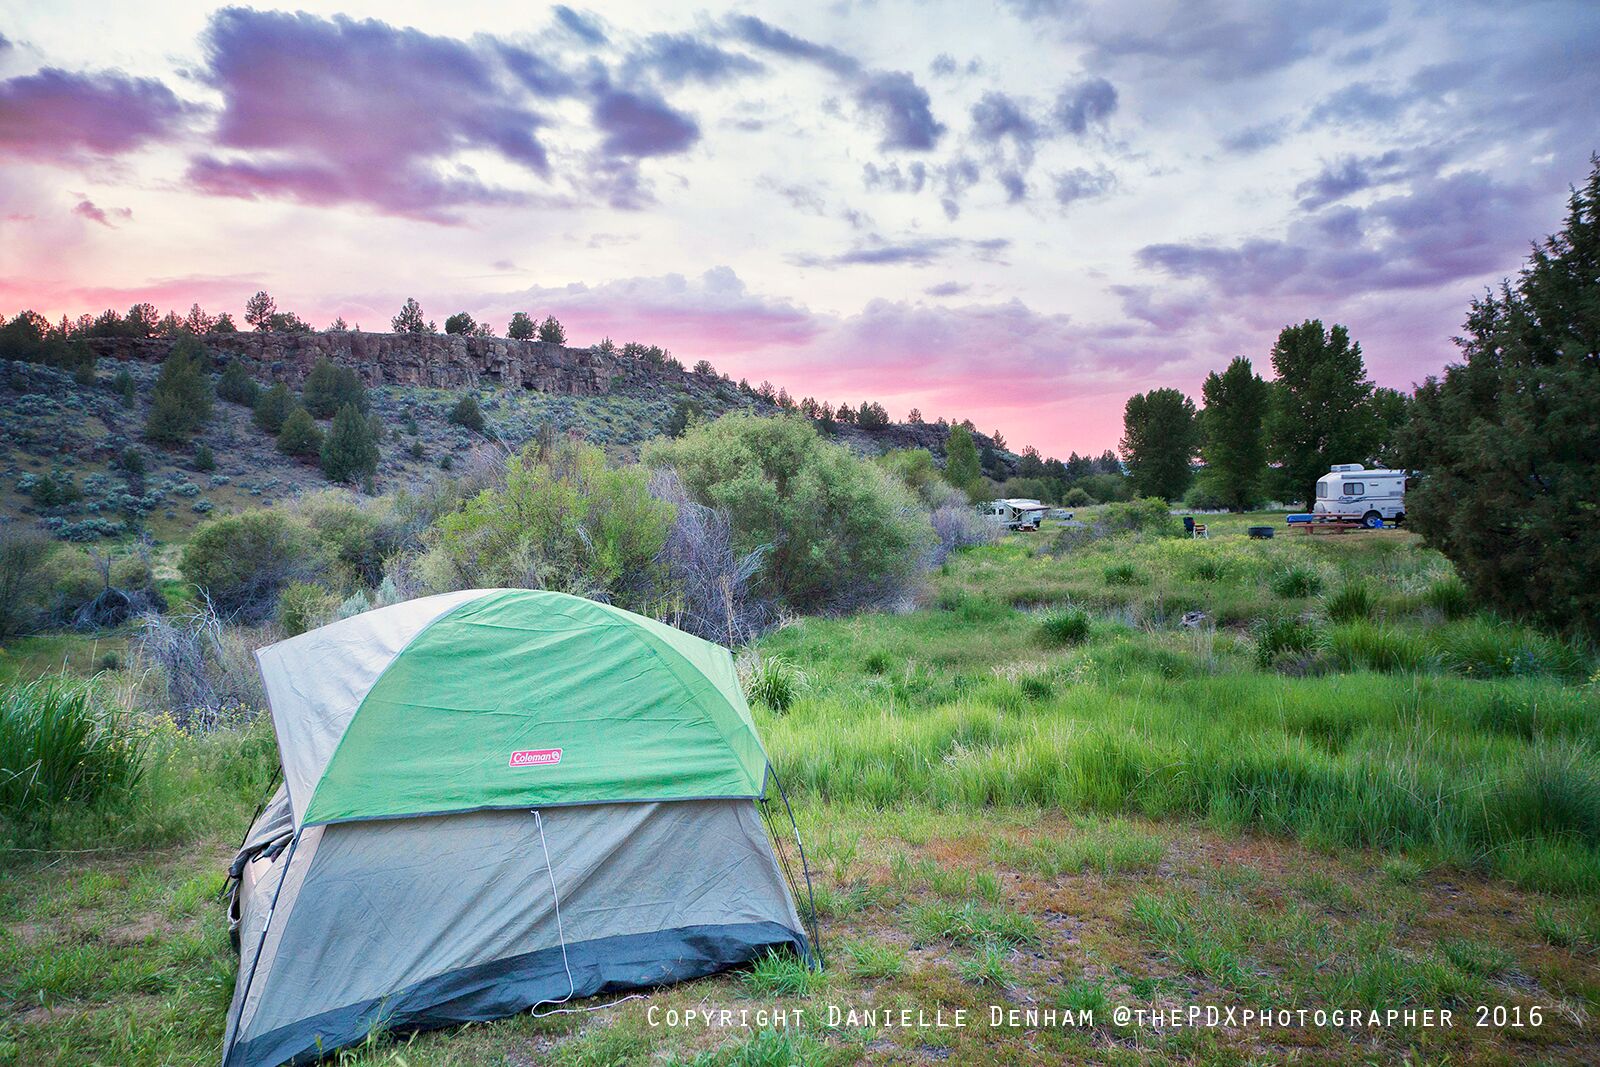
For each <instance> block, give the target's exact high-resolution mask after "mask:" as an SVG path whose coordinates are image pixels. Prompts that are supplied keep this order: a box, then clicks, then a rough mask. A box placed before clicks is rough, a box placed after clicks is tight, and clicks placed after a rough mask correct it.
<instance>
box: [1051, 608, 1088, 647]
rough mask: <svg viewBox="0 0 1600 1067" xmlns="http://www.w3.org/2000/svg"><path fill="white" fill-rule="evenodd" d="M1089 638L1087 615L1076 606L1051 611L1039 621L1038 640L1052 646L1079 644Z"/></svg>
mask: <svg viewBox="0 0 1600 1067" xmlns="http://www.w3.org/2000/svg"><path fill="white" fill-rule="evenodd" d="M1088 639H1089V616H1088V614H1087V613H1086V612H1084V611H1082V610H1080V609H1078V608H1065V609H1062V610H1060V611H1052V612H1050V614H1048V615H1046V616H1045V617H1044V618H1043V619H1042V620H1040V622H1039V640H1040V642H1041V643H1042V644H1045V645H1048V646H1050V647H1052V648H1060V647H1062V646H1064V645H1079V644H1082V643H1083V642H1085V641H1087V640H1088Z"/></svg>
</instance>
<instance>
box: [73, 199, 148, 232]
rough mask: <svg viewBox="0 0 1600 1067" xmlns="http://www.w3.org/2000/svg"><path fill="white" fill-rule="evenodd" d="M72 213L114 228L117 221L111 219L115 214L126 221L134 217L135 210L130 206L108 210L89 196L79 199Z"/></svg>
mask: <svg viewBox="0 0 1600 1067" xmlns="http://www.w3.org/2000/svg"><path fill="white" fill-rule="evenodd" d="M72 213H73V214H74V215H76V216H78V217H79V218H82V219H88V220H89V221H90V222H98V223H99V224H100V225H102V226H104V227H106V228H107V229H112V230H114V229H116V228H117V226H116V223H114V222H112V221H111V219H112V217H113V216H115V217H116V218H118V219H121V220H122V221H124V222H126V221H127V220H129V219H131V218H133V211H132V209H130V208H125V207H114V208H112V209H111V210H110V211H109V212H108V211H107V210H106V209H105V208H103V207H100V206H99V205H98V204H96V203H95V202H94V201H93V200H90V199H89V198H88V197H84V198H83V199H81V200H79V201H78V203H77V205H76V206H75V207H73V209H72Z"/></svg>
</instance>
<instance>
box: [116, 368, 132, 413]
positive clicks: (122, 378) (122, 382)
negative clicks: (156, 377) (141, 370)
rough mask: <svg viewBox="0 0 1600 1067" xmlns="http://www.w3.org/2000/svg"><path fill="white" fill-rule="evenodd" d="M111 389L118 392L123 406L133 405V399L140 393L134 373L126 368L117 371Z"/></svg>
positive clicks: (118, 397)
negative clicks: (130, 372) (135, 382)
mask: <svg viewBox="0 0 1600 1067" xmlns="http://www.w3.org/2000/svg"><path fill="white" fill-rule="evenodd" d="M111 390H112V392H114V393H116V394H117V399H118V401H120V402H121V404H122V406H123V407H125V408H131V407H133V399H134V397H135V396H136V395H137V394H138V387H137V386H136V385H135V384H134V381H133V375H131V374H129V373H128V372H127V371H126V370H119V371H117V376H116V377H115V378H112V379H111Z"/></svg>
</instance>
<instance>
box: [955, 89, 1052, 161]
mask: <svg viewBox="0 0 1600 1067" xmlns="http://www.w3.org/2000/svg"><path fill="white" fill-rule="evenodd" d="M1042 133H1043V131H1042V130H1041V129H1040V127H1039V124H1038V123H1037V122H1035V121H1034V120H1033V119H1032V118H1030V117H1029V116H1028V114H1027V113H1026V111H1025V107H1024V104H1023V103H1021V102H1019V101H1017V100H1015V99H1013V98H1012V97H1010V96H1007V95H1006V94H1005V93H1002V92H998V91H991V92H987V93H984V94H983V97H982V98H981V99H980V100H979V101H978V102H977V103H976V104H973V105H972V134H973V136H974V137H976V138H977V139H978V140H979V141H983V142H985V143H988V144H994V143H996V142H999V141H1002V140H1008V139H1009V140H1010V141H1011V142H1012V143H1013V144H1015V145H1017V146H1018V147H1019V148H1021V149H1025V150H1026V151H1028V152H1032V151H1033V144H1034V142H1035V141H1037V140H1038V139H1039V138H1040V136H1041V135H1042Z"/></svg>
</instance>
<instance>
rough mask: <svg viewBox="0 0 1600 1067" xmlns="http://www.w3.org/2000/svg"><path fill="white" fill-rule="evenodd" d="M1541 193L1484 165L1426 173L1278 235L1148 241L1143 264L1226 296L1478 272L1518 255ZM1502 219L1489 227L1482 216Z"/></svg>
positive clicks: (1336, 293) (1429, 282) (1405, 284)
mask: <svg viewBox="0 0 1600 1067" xmlns="http://www.w3.org/2000/svg"><path fill="white" fill-rule="evenodd" d="M1538 204H1539V197H1538V196H1537V195H1536V194H1535V193H1534V192H1533V191H1531V190H1530V189H1528V188H1526V187H1519V186H1510V185H1503V184H1500V183H1498V182H1496V181H1495V180H1494V179H1493V178H1491V177H1490V176H1489V175H1488V174H1485V173H1484V172H1482V171H1462V172H1459V173H1456V174H1453V175H1450V176H1448V177H1443V178H1440V177H1423V178H1418V179H1415V180H1413V181H1412V183H1411V187H1410V189H1409V190H1408V191H1407V192H1405V193H1403V194H1397V195H1394V196H1390V197H1386V198H1384V199H1380V200H1377V201H1375V202H1374V203H1373V204H1371V205H1370V206H1368V207H1366V208H1359V209H1358V208H1352V207H1335V208H1329V209H1327V210H1324V211H1317V212H1310V213H1305V214H1302V215H1301V216H1299V217H1298V218H1296V219H1295V220H1294V222H1293V223H1291V225H1290V226H1289V229H1288V232H1287V234H1286V235H1285V237H1284V238H1282V239H1279V238H1266V237H1252V238H1247V239H1245V240H1242V241H1238V242H1234V243H1232V244H1228V243H1221V242H1210V241H1200V242H1177V243H1164V244H1152V245H1146V246H1145V247H1143V248H1141V249H1140V250H1139V251H1138V253H1137V254H1136V258H1137V260H1138V262H1139V263H1140V265H1142V266H1144V267H1146V268H1149V269H1153V270H1159V271H1162V272H1163V273H1166V274H1169V275H1171V276H1173V277H1176V278H1182V279H1193V280H1198V281H1203V282H1205V283H1206V284H1207V285H1208V286H1209V287H1210V288H1211V289H1213V290H1215V291H1216V292H1217V293H1220V294H1221V295H1223V296H1227V297H1239V296H1253V297H1255V296H1268V295H1279V294H1287V295H1299V296H1316V297H1324V298H1348V297H1353V296H1356V295H1359V294H1363V293H1373V292H1380V291H1384V290H1406V289H1419V288H1429V287H1434V286H1440V285H1445V284H1448V283H1454V282H1462V281H1465V280H1468V279H1474V278H1482V277H1484V276H1486V275H1490V274H1492V273H1494V272H1496V271H1503V270H1504V269H1506V266H1507V265H1509V264H1512V263H1515V262H1516V260H1517V258H1518V255H1517V253H1518V249H1519V248H1520V247H1521V246H1522V243H1523V242H1524V241H1525V240H1526V238H1527V235H1528V234H1529V233H1533V232H1536V230H1537V227H1538V225H1539V222H1538V219H1539V216H1540V211H1539V210H1538V209H1537V205H1538ZM1489 218H1494V219H1499V220H1501V225H1499V226H1497V227H1495V228H1494V229H1493V230H1490V229H1488V228H1486V227H1484V225H1483V220H1484V219H1489Z"/></svg>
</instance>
